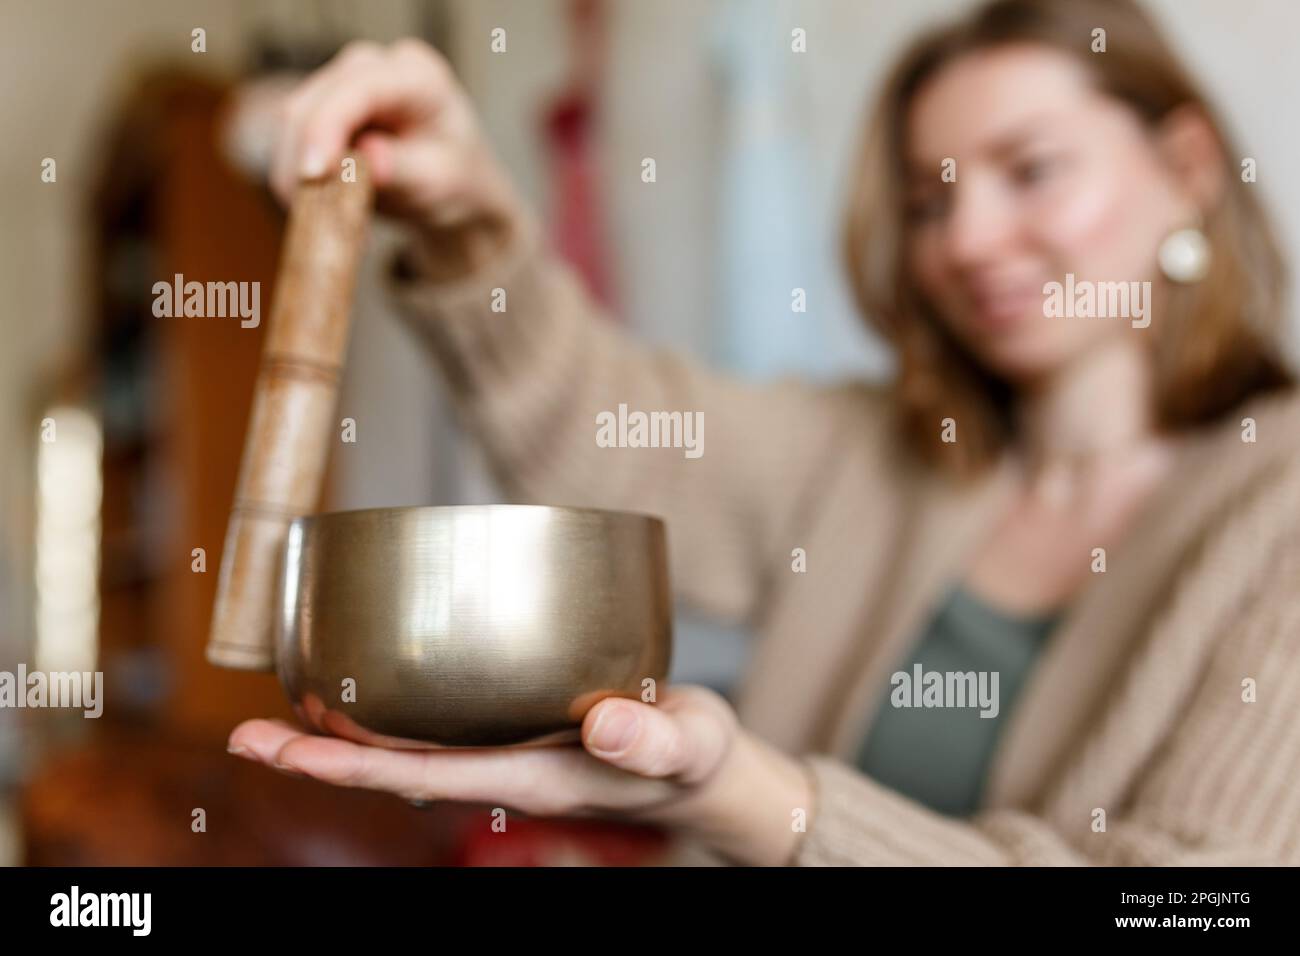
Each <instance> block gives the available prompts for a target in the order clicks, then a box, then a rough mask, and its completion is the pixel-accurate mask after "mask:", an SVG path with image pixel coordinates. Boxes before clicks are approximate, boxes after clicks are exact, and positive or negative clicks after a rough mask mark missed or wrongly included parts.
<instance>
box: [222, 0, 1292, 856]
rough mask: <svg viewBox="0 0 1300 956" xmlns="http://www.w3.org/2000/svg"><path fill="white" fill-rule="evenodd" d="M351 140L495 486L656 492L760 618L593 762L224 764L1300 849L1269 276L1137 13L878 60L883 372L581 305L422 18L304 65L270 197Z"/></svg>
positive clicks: (804, 842) (1131, 841)
mask: <svg viewBox="0 0 1300 956" xmlns="http://www.w3.org/2000/svg"><path fill="white" fill-rule="evenodd" d="M1097 28H1101V29H1104V30H1105V49H1104V52H1101V51H1100V50H1099V49H1094V48H1095V47H1096V45H1097V44H1096V38H1097V34H1095V33H1094V31H1095V30H1096V29H1097ZM353 144H354V145H355V148H357V149H359V150H360V151H361V152H362V153H364V154H365V155H366V157H367V158H368V160H369V162H370V164H371V166H372V169H373V171H374V174H375V176H376V179H377V182H378V184H379V186H380V188H381V201H382V202H383V203H384V205H385V206H386V207H387V208H388V209H391V210H393V211H394V212H395V213H397V214H398V215H400V216H402V217H404V218H405V219H406V220H407V221H408V222H410V223H411V224H412V225H413V226H414V227H415V230H416V234H417V237H416V239H415V240H414V242H413V244H412V246H411V254H410V255H409V256H407V257H406V264H405V269H404V270H403V271H404V277H403V278H402V279H401V280H400V284H401V288H400V291H399V293H398V294H399V295H400V296H401V297H402V299H403V300H404V303H405V307H406V311H407V312H408V313H409V314H410V315H411V316H412V317H413V319H414V320H415V321H416V323H417V325H418V327H419V329H420V330H421V332H422V333H423V335H424V336H425V337H426V340H427V342H428V343H429V346H430V348H431V349H432V351H433V353H434V354H435V355H436V356H437V358H438V360H439V362H440V364H441V365H442V366H443V368H444V370H445V372H446V378H447V381H448V383H449V386H450V388H451V391H452V393H453V394H454V396H455V398H456V400H457V402H458V404H459V406H460V408H461V410H462V412H463V414H464V417H465V420H466V421H467V423H469V424H470V425H471V426H472V427H473V428H474V429H475V431H476V433H477V434H478V435H479V436H480V438H481V440H482V441H483V443H484V444H485V447H486V448H487V449H488V451H489V453H490V455H491V458H492V461H493V462H494V464H495V466H496V468H497V470H498V472H499V473H500V475H501V476H502V479H503V481H505V482H506V484H507V487H508V488H509V489H510V490H511V491H512V492H513V493H514V494H515V495H516V496H517V497H518V498H519V499H522V500H531V501H541V502H546V503H551V504H585V505H593V506H599V507H612V508H627V509H635V510H641V511H649V512H655V513H659V514H661V515H664V516H665V517H666V518H667V520H668V526H669V538H670V542H671V544H670V547H671V560H672V566H673V572H674V577H675V580H676V581H677V583H678V586H679V588H680V590H681V593H682V596H683V597H684V598H687V599H689V600H691V601H693V602H695V603H696V604H697V605H700V606H703V607H704V608H707V609H709V610H712V611H713V612H715V613H717V614H721V615H726V616H730V617H732V618H735V619H742V620H746V621H748V622H750V623H751V624H752V625H753V627H754V628H755V629H756V631H757V632H758V634H759V635H760V636H761V640H760V641H759V643H758V644H757V646H756V647H755V651H754V656H753V659H752V664H751V667H750V670H749V671H748V672H747V674H746V679H745V681H744V684H743V687H742V688H741V691H740V693H739V695H738V699H737V704H736V710H735V711H734V712H733V710H732V708H731V707H730V706H729V705H728V704H727V703H726V702H724V701H723V700H722V699H721V698H719V697H718V696H717V695H715V694H712V693H710V692H707V691H705V690H703V689H700V688H691V687H675V688H672V689H670V691H669V692H668V693H666V694H661V696H660V700H659V702H658V703H657V704H644V703H640V702H637V701H631V700H624V699H608V700H605V701H602V702H601V703H600V704H598V705H597V706H596V707H594V708H593V709H592V710H591V711H590V713H588V714H587V716H586V719H585V721H584V722H583V727H582V740H583V746H582V747H576V746H575V747H557V748H536V749H516V750H499V751H474V752H447V751H442V752H432V753H428V752H410V751H407V752H401V751H389V750H381V749H378V748H368V747H363V746H358V745H356V744H353V743H350V742H345V741H342V740H335V739H330V738H327V737H322V736H315V735H309V734H304V733H303V732H301V730H299V729H295V728H291V727H289V726H287V725H283V724H278V723H273V722H267V721H250V722H247V723H245V724H243V725H241V726H240V727H239V728H237V729H236V730H235V731H234V733H233V734H232V736H231V747H232V750H234V751H235V752H236V753H240V754H241V755H243V756H246V757H249V758H250V759H256V760H261V761H264V762H266V763H268V764H272V765H276V766H279V767H281V768H282V769H288V770H292V771H296V772H300V773H304V774H308V775H311V776H313V777H317V778H319V779H321V780H326V781H331V782H334V783H338V784H345V785H352V786H364V787H373V788H380V789H385V790H390V791H393V792H395V793H398V794H401V795H403V796H405V797H407V798H410V799H454V800H470V801H475V802H486V803H489V804H492V805H502V806H508V807H514V808H517V809H519V810H522V811H525V812H529V813H534V814H547V815H550V814H556V815H575V814H601V815H616V816H623V817H626V818H630V819H637V820H642V821H654V822H658V823H661V824H664V825H666V826H668V827H670V828H673V829H674V830H676V831H677V832H678V833H680V834H681V836H682V837H683V841H682V843H683V844H684V845H686V844H689V845H690V846H692V847H696V848H702V849H704V850H707V851H710V852H711V854H713V855H715V856H721V857H722V858H724V859H727V860H730V861H734V862H741V863H760V864H779V863H795V864H824V863H852V864H898V863H930V864H947V863H953V864H971V863H974V864H997V863H1017V864H1046V863H1066V864H1069V863H1108V864H1163V863H1213V864H1222V863H1229V862H1238V863H1269V862H1290V863H1296V862H1300V788H1297V787H1296V786H1295V781H1296V780H1297V779H1298V778H1300V708H1297V706H1296V702H1297V695H1300V588H1297V584H1300V458H1297V455H1296V452H1297V451H1300V401H1298V400H1297V398H1296V397H1295V393H1294V392H1293V390H1292V384H1291V383H1292V379H1291V374H1290V372H1289V371H1288V370H1287V368H1286V367H1285V364H1284V363H1283V361H1282V359H1281V358H1280V352H1279V346H1278V334H1279V330H1280V325H1281V320H1282V316H1283V305H1282V301H1281V292H1282V285H1283V275H1282V273H1283V268H1282V262H1281V259H1280V256H1279V252H1278V249H1277V246H1276V244H1275V241H1274V239H1273V236H1272V233H1271V231H1270V228H1269V225H1268V223H1267V221H1266V217H1265V214H1264V212H1263V209H1262V206H1261V202H1260V200H1259V198H1258V197H1257V193H1256V190H1257V189H1258V188H1259V187H1258V186H1256V185H1255V184H1254V183H1253V182H1248V181H1245V179H1249V177H1245V178H1243V176H1242V175H1241V162H1242V159H1243V156H1242V154H1240V153H1239V152H1237V150H1236V149H1235V148H1234V147H1233V146H1232V144H1231V143H1230V141H1229V140H1228V138H1227V136H1226V134H1225V132H1224V129H1223V127H1222V126H1220V125H1219V123H1218V122H1217V121H1216V120H1215V118H1214V116H1213V114H1212V111H1211V110H1210V108H1209V107H1208V106H1207V104H1206V102H1205V100H1204V99H1203V98H1202V96H1201V95H1200V94H1199V93H1198V91H1197V90H1196V88H1195V86H1194V85H1193V84H1192V82H1191V81H1190V80H1189V78H1188V77H1187V75H1186V74H1185V73H1184V71H1183V70H1182V69H1181V68H1180V66H1179V65H1178V63H1177V61H1176V60H1175V58H1174V56H1173V55H1172V54H1171V53H1170V51H1169V50H1168V48H1167V47H1166V46H1165V44H1164V42H1163V41H1162V40H1161V38H1160V36H1159V35H1158V33H1157V31H1156V29H1155V28H1154V27H1153V25H1152V24H1151V23H1150V22H1149V21H1148V19H1147V18H1146V16H1145V15H1144V14H1143V13H1142V12H1141V11H1140V10H1139V9H1138V8H1137V7H1136V6H1135V5H1134V4H1133V3H1131V2H1129V0H1073V2H1070V3H1056V2H1047V0H1002V2H997V3H993V4H991V5H989V6H986V7H984V8H981V9H980V10H978V11H976V12H975V13H974V14H972V15H971V16H970V17H969V18H967V19H965V20H963V21H961V22H960V23H956V24H954V25H952V26H949V27H945V28H943V29H941V30H939V31H937V32H934V33H931V34H929V35H927V36H926V37H924V38H923V39H921V40H920V41H919V42H918V43H917V45H916V46H915V47H914V48H913V49H911V50H910V51H909V52H908V53H907V54H906V55H905V56H904V57H903V58H902V61H901V62H900V63H899V65H898V66H897V68H896V69H895V70H894V71H893V73H892V74H891V76H890V77H889V79H888V80H887V82H886V84H885V86H884V91H883V93H882V95H881V98H880V101H879V103H878V105H877V107H876V110H875V112H874V118H873V119H872V120H871V123H870V126H869V128H868V130H867V131H866V135H865V137H864V139H863V146H862V155H861V157H860V162H859V164H858V166H857V169H856V176H857V179H856V186H855V188H854V189H853V190H852V191H851V194H850V199H849V206H848V209H847V210H846V213H847V229H846V234H845V237H846V241H845V246H844V249H845V254H846V265H847V268H848V272H849V276H850V278H851V281H852V285H853V288H854V289H855V291H856V293H857V297H858V299H859V300H860V303H861V306H862V309H863V312H864V314H865V315H867V316H868V317H869V318H870V320H871V321H872V322H874V323H875V324H876V325H877V327H878V328H879V329H880V330H882V331H883V333H884V335H885V336H886V338H887V339H888V340H889V341H890V342H891V343H892V344H893V345H894V347H895V348H896V351H897V358H898V364H897V374H896V377H895V378H894V380H893V381H892V382H890V383H889V384H888V386H886V387H883V388H877V387H874V386H871V385H867V384H861V383H854V384H845V385H840V386H835V387H826V388H816V387H812V386H807V385H801V384H799V383H796V382H793V381H782V382H780V383H778V384H775V385H770V386H766V387H761V386H751V385H746V384H741V383H738V382H735V381H732V380H730V379H728V378H725V377H723V376H720V375H717V374H715V373H711V372H709V371H707V370H704V369H702V368H699V367H698V366H696V365H695V364H692V363H691V362H688V361H685V360H683V359H681V358H679V357H675V356H672V355H666V354H661V353H658V352H654V351H651V350H649V349H646V348H644V347H641V346H638V345H636V344H634V343H633V342H631V341H628V340H627V339H626V338H624V337H623V336H622V335H621V334H620V333H619V332H618V331H617V330H616V329H615V328H613V327H611V326H610V325H609V324H608V323H605V322H602V321H601V319H600V317H599V316H598V315H597V309H596V307H595V306H594V305H593V303H592V301H591V300H590V299H589V298H588V296H587V295H586V294H585V293H584V291H583V290H582V288H581V286H580V285H579V283H578V280H577V279H576V278H575V277H574V275H573V274H571V273H570V272H569V271H567V270H566V269H565V267H564V266H563V265H561V264H560V263H559V262H557V261H556V259H555V258H554V257H553V256H552V255H551V254H550V253H549V251H548V250H547V248H546V246H545V243H544V241H543V240H542V239H541V238H540V235H541V233H540V230H539V228H538V224H537V222H536V220H535V219H534V217H533V214H532V213H531V212H530V210H528V209H527V208H526V207H525V205H524V204H522V203H521V202H520V201H519V200H518V199H517V198H516V196H515V194H514V192H513V190H512V189H511V187H510V185H509V183H508V182H507V181H506V178H505V176H504V175H503V174H502V172H501V171H500V166H499V165H498V163H497V162H496V160H494V158H493V157H492V154H491V151H490V149H489V147H488V145H487V144H486V143H485V141H484V139H483V137H482V136H481V134H480V133H479V131H478V126H477V123H476V121H475V118H474V116H473V113H472V110H471V107H470V105H469V103H468V101H467V99H466V96H465V94H464V92H463V91H462V90H461V89H460V88H459V87H458V86H457V85H456V83H455V81H454V79H453V77H452V75H451V74H450V72H449V70H448V68H447V66H446V64H445V63H444V62H443V61H442V60H441V59H439V58H438V57H437V56H436V55H435V54H434V53H433V52H431V51H429V50H428V49H426V48H424V47H422V46H420V45H418V44H413V43H399V44H397V45H396V46H394V47H391V48H388V49H380V48H376V47H371V46H365V45H360V46H354V47H350V48H348V49H347V50H346V51H345V52H344V53H343V54H341V55H340V56H339V57H338V58H337V59H336V60H335V61H334V62H333V63H331V64H330V65H328V66H326V67H325V68H324V69H322V70H321V71H320V72H319V73H317V74H316V75H314V76H312V77H311V78H310V79H308V80H307V81H306V82H305V83H304V84H303V86H302V88H301V90H300V91H299V92H298V93H297V94H296V95H295V97H294V98H293V101H292V105H291V108H290V111H289V114H288V119H287V124H286V128H285V135H284V140H283V143H282V145H281V147H280V149H279V152H278V155H277V163H276V171H275V181H276V185H277V188H278V189H279V190H280V191H282V192H285V193H287V192H288V190H289V189H291V187H292V184H293V182H294V180H295V179H296V178H297V177H299V176H304V177H312V176H319V175H323V174H325V173H326V172H327V171H328V170H330V169H333V168H335V167H336V165H337V162H338V158H339V156H340V155H341V154H342V153H343V151H344V150H345V149H347V148H349V147H350V145H353ZM1052 283H1061V285H1062V288H1068V289H1070V290H1072V291H1071V303H1070V307H1069V308H1066V309H1064V310H1054V309H1053V308H1051V307H1050V301H1049V300H1050V295H1049V290H1050V289H1052V288H1053V287H1052V285H1051V284H1052ZM497 287H500V288H504V289H506V290H507V294H508V300H507V301H508V309H507V311H505V312H494V311H493V310H492V308H491V300H492V290H493V289H494V288H497ZM1084 289H1090V290H1092V292H1090V293H1089V294H1087V295H1085V293H1083V292H1082V291H1081V290H1084ZM1092 293H1095V295H1093V294H1092ZM1089 295H1091V298H1089ZM1058 304H1060V303H1059V301H1058ZM1116 313H1119V314H1116ZM620 403H627V405H628V406H629V407H630V408H635V409H642V410H679V411H683V412H687V411H690V412H702V413H703V415H704V418H705V419H706V421H707V424H708V443H707V446H706V452H705V454H704V455H703V456H702V457H700V458H698V459H694V460H692V459H688V458H686V457H685V456H684V455H683V454H682V452H681V450H680V449H617V450H611V449H604V448H599V447H598V446H597V444H596V441H595V438H594V434H595V424H594V423H595V421H596V415H597V414H598V413H600V412H601V411H607V410H610V409H615V408H617V407H618V405H619V404H620ZM796 549H802V552H801V554H802V555H803V557H802V559H800V560H801V561H802V562H806V569H805V570H802V571H801V570H797V569H798V568H799V567H800V566H801V564H800V560H792V554H796ZM960 674H973V675H979V678H980V681H979V682H978V683H975V682H972V683H971V684H970V685H969V686H967V687H966V688H965V690H966V692H967V694H968V699H966V700H965V701H964V702H962V701H958V700H955V699H954V698H953V697H952V696H951V694H952V693H953V690H954V688H957V687H958V685H957V684H956V683H954V682H953V681H952V680H951V679H950V678H951V676H952V675H960ZM931 675H938V676H939V681H938V683H937V684H936V683H935V682H934V680H933V678H932V677H931ZM995 680H996V683H995ZM945 695H949V696H945ZM934 704H946V705H947V706H933V705H934ZM973 704H977V705H978V706H972V705H973ZM682 859H685V857H682Z"/></svg>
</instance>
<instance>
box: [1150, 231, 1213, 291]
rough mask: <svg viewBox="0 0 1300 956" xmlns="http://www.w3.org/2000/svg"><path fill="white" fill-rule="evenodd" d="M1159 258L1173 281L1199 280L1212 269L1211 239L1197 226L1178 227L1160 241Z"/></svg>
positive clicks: (1162, 269)
mask: <svg viewBox="0 0 1300 956" xmlns="http://www.w3.org/2000/svg"><path fill="white" fill-rule="evenodd" d="M1157 258H1158V259H1159V262H1160V271H1161V272H1163V273H1164V274H1165V276H1166V277H1167V278H1168V279H1169V280H1170V281H1171V282H1179V283H1189V282H1199V281H1200V280H1202V279H1204V278H1205V276H1206V274H1207V273H1208V272H1209V271H1210V241H1209V240H1208V239H1206V238H1205V233H1203V232H1201V230H1200V229H1199V228H1198V227H1196V226H1189V227H1187V228H1184V229H1178V230H1175V231H1174V232H1171V233H1170V234H1169V235H1168V236H1166V237H1165V241H1164V242H1162V243H1160V250H1159V252H1158V253H1157Z"/></svg>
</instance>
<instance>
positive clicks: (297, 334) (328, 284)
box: [207, 157, 372, 670]
mask: <svg viewBox="0 0 1300 956" xmlns="http://www.w3.org/2000/svg"><path fill="white" fill-rule="evenodd" d="M349 165H350V164H349ZM345 168H346V167H345ZM355 172H356V175H355V177H352V176H348V177H346V178H345V177H344V176H343V175H341V174H338V173H336V174H333V175H330V176H327V177H325V178H323V179H319V180H315V181H309V182H302V183H300V184H299V185H298V187H297V191H296V193H295V195H294V198H293V202H292V205H291V206H290V209H289V222H288V228H287V234H286V238H285V243H284V251H283V253H282V254H281V259H280V267H279V272H278V275H277V278H276V283H275V301H274V303H273V305H272V310H271V321H270V327H269V328H268V330H267V336H266V344H265V346H264V348H263V352H262V365H261V371H260V373H259V375H258V380H257V385H256V391H255V393H254V397H253V412H252V419H251V421H250V423H249V427H248V435H247V437H246V439H245V441H244V456H243V460H242V464H241V466H240V471H239V483H238V486H237V488H236V491H235V501H234V504H233V505H232V507H231V509H230V524H229V526H228V528H227V531H226V543H225V547H224V549H223V550H222V554H221V574H220V577H219V579H218V582H217V600H216V604H215V606H214V608H213V613H212V631H211V634H210V636H209V638H208V646H207V658H208V660H209V661H210V662H211V663H213V664H217V665H219V666H221V667H232V668H238V669H242V670H271V669H273V667H274V663H275V648H274V646H273V631H272V624H273V620H274V612H275V609H274V606H273V604H274V598H275V589H276V579H277V577H278V574H279V567H280V560H281V555H282V550H283V547H284V541H285V537H286V535H287V533H288V529H289V523H290V522H291V521H292V520H293V519H294V518H297V517H299V516H301V515H304V514H309V513H311V512H314V511H315V510H316V508H317V507H318V505H319V500H320V494H321V485H322V483H323V481H324V477H325V464H326V458H327V454H328V451H329V442H330V438H331V436H332V435H333V434H334V428H333V417H334V413H335V406H336V403H337V399H338V389H339V377H340V375H341V374H342V371H343V362H344V357H345V355H346V352H347V344H348V332H349V328H350V322H351V311H352V292H353V287H354V285H355V283H356V276H357V267H358V265H359V263H360V259H361V254H362V250H363V248H364V245H365V241H366V233H367V227H368V224H369V220H370V210H371V204H372V187H371V182H370V177H369V174H368V172H367V170H366V168H365V164H364V163H363V161H362V160H361V159H360V158H359V157H358V158H357V159H356V166H355Z"/></svg>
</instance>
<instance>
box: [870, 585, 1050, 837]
mask: <svg viewBox="0 0 1300 956" xmlns="http://www.w3.org/2000/svg"><path fill="white" fill-rule="evenodd" d="M1059 618H1060V615H1059V614H1056V613H1053V614H1046V615H1040V616H1037V617H1026V618H1022V617H1016V616H1013V615H1009V614H1006V613H1005V612H1002V611H999V610H997V609H995V608H992V607H990V606H989V605H987V604H985V603H983V602H982V601H980V600H979V599H978V598H976V597H975V596H974V595H972V594H970V593H968V592H967V591H965V590H963V589H962V588H960V587H957V588H955V589H953V591H952V592H951V593H950V594H949V595H948V598H947V600H945V601H944V603H943V604H942V605H941V606H940V607H939V609H938V610H937V611H936V612H935V614H934V616H933V617H931V619H930V621H929V623H928V625H927V626H926V628H925V630H924V631H923V632H922V634H921V639H920V640H919V641H918V642H917V643H916V645H915V646H914V647H913V648H912V651H911V654H910V655H909V656H908V658H907V660H906V661H905V662H904V663H903V665H902V667H900V668H899V670H898V671H895V672H894V673H893V674H892V675H891V678H890V686H889V688H888V691H887V693H886V694H885V697H884V699H883V700H882V701H881V703H880V707H879V709H878V710H877V712H876V718H875V720H874V721H873V722H872V724H871V728H870V730H869V731H868V733H867V738H866V740H865V741H864V742H863V745H862V749H861V750H860V751H859V754H858V767H859V768H860V769H861V770H862V771H863V772H864V773H866V774H867V775H868V776H870V777H872V778H873V779H874V780H876V781H878V782H880V783H882V784H884V785H885V786H887V787H890V788H892V789H894V790H896V791H898V792H899V793H902V794H904V795H906V796H909V797H911V798H913V799H914V800H917V801H919V802H921V803H923V804H925V805H926V806H928V807H930V808H931V809H933V810H937V811H939V812H940V813H945V814H949V815H951V816H969V815H970V814H972V813H974V812H975V810H976V809H977V808H978V806H979V802H980V797H981V795H982V793H983V790H984V783H985V777H986V775H987V772H988V766H989V760H990V758H991V757H992V755H993V751H994V748H995V747H996V745H997V741H998V734H999V733H1000V731H1001V728H1002V726H1003V724H1004V723H1005V721H1006V719H1007V716H1008V715H1009V714H1010V712H1011V707H1012V705H1013V704H1014V703H1015V700H1016V696H1017V695H1018V694H1019V692H1020V689H1021V687H1023V686H1024V683H1025V678H1026V677H1027V676H1028V675H1029V672H1030V669H1031V668H1032V667H1033V664H1034V661H1035V660H1036V659H1037V658H1038V654H1039V652H1040V651H1041V650H1042V649H1043V648H1044V647H1045V646H1046V643H1047V640H1046V639H1047V637H1048V635H1049V634H1050V633H1051V631H1052V628H1053V627H1054V626H1055V625H1056V623H1057V621H1058V620H1059ZM982 714H983V715H987V716H981V715H982Z"/></svg>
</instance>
